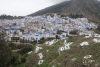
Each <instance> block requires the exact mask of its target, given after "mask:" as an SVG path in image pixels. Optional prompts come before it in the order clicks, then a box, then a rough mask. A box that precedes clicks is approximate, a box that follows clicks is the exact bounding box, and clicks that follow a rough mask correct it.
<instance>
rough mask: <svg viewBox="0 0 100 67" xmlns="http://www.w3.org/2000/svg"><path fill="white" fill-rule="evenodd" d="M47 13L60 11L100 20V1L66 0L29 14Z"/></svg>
mask: <svg viewBox="0 0 100 67" xmlns="http://www.w3.org/2000/svg"><path fill="white" fill-rule="evenodd" d="M47 13H58V14H61V15H69V14H74V15H75V14H79V15H81V14H82V15H83V16H84V17H87V18H88V19H89V20H91V21H94V22H99V19H100V2H98V1H97V0H71V1H65V2H62V3H59V4H56V5H53V6H50V7H48V8H45V9H42V10H40V11H37V12H36V13H33V14H30V15H29V16H36V15H43V14H47Z"/></svg>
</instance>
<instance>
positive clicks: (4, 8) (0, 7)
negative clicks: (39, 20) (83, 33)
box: [0, 0, 66, 16]
mask: <svg viewBox="0 0 100 67" xmlns="http://www.w3.org/2000/svg"><path fill="white" fill-rule="evenodd" d="M62 1H66V0H0V15H1V14H7V15H13V16H15V15H16V16H25V15H28V14H31V13H34V12H36V11H38V10H41V9H43V8H46V7H49V6H52V5H54V4H57V3H60V2H62Z"/></svg>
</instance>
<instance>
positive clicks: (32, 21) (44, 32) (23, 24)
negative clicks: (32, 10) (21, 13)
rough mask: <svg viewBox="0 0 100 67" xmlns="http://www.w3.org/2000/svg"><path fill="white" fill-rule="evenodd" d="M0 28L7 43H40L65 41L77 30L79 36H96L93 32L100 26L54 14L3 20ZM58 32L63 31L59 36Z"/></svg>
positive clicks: (0, 21)
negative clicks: (55, 40)
mask: <svg viewBox="0 0 100 67" xmlns="http://www.w3.org/2000/svg"><path fill="white" fill-rule="evenodd" d="M0 26H1V27H2V28H3V29H4V30H5V32H6V35H7V36H6V41H16V42H20V41H23V40H24V41H25V42H28V43H29V42H33V41H37V42H38V41H39V40H40V39H41V38H45V39H46V38H54V39H55V38H56V36H58V37H59V38H60V39H65V38H67V36H71V34H70V32H71V31H74V30H77V32H78V35H82V34H95V32H94V31H93V30H88V29H96V28H97V27H98V26H97V25H96V24H94V23H92V22H89V21H88V19H87V18H77V19H73V18H70V17H60V15H57V14H54V16H53V17H51V16H50V15H48V16H45V15H43V16H34V17H30V16H26V17H25V18H24V19H14V20H6V19H4V20H2V19H0ZM58 31H61V33H60V34H59V33H58Z"/></svg>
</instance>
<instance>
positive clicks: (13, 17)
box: [0, 15, 24, 20]
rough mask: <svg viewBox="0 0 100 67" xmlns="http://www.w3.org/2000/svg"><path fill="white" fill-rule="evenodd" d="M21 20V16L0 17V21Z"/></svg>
mask: <svg viewBox="0 0 100 67" xmlns="http://www.w3.org/2000/svg"><path fill="white" fill-rule="evenodd" d="M21 18H24V17H23V16H18V17H17V16H10V15H0V19H9V20H12V19H21Z"/></svg>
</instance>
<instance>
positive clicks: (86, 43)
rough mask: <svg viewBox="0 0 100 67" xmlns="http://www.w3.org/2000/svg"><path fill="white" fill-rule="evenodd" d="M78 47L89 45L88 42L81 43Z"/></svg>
mask: <svg viewBox="0 0 100 67" xmlns="http://www.w3.org/2000/svg"><path fill="white" fill-rule="evenodd" d="M80 45H81V46H84V45H89V44H88V42H82V43H80Z"/></svg>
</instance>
